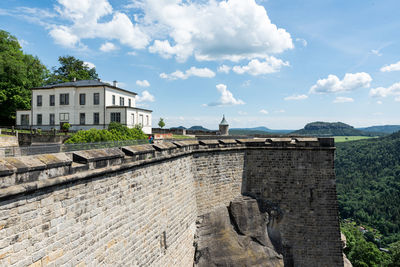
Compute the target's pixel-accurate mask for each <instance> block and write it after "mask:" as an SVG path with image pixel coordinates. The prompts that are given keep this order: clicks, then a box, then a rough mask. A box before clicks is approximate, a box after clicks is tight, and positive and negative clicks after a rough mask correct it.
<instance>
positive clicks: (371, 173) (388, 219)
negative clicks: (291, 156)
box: [335, 132, 400, 245]
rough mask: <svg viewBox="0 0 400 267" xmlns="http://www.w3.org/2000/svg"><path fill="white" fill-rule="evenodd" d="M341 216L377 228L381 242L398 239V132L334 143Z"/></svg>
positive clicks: (399, 233)
mask: <svg viewBox="0 0 400 267" xmlns="http://www.w3.org/2000/svg"><path fill="white" fill-rule="evenodd" d="M335 170H336V178H337V179H336V180H337V193H338V201H339V210H340V215H341V218H343V219H346V218H352V219H353V220H355V221H357V222H359V223H360V224H367V225H369V226H373V227H374V228H377V229H378V230H379V231H380V232H381V233H382V234H383V236H384V238H383V239H382V242H383V244H386V245H387V244H389V243H392V242H395V241H399V240H400V132H396V133H394V134H392V135H389V136H385V137H381V138H372V139H364V140H359V141H352V142H344V143H337V144H336V160H335Z"/></svg>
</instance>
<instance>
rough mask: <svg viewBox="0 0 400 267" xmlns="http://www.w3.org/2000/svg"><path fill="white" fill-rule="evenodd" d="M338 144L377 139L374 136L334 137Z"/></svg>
mask: <svg viewBox="0 0 400 267" xmlns="http://www.w3.org/2000/svg"><path fill="white" fill-rule="evenodd" d="M334 138H335V142H336V143H341V142H348V141H356V140H361V139H368V138H376V137H372V136H334Z"/></svg>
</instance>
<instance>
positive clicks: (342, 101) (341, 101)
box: [333, 96, 354, 103]
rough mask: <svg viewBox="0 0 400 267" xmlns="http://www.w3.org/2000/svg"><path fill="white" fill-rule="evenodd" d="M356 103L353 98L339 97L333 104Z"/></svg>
mask: <svg viewBox="0 0 400 267" xmlns="http://www.w3.org/2000/svg"><path fill="white" fill-rule="evenodd" d="M350 102H354V99H353V98H351V97H344V96H338V97H336V98H335V100H333V103H350Z"/></svg>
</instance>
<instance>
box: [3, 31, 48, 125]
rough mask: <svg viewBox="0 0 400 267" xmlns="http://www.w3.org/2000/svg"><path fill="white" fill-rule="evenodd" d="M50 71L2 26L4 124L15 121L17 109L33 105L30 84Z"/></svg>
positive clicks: (11, 123)
mask: <svg viewBox="0 0 400 267" xmlns="http://www.w3.org/2000/svg"><path fill="white" fill-rule="evenodd" d="M47 75H48V70H47V68H46V67H45V66H44V65H43V64H42V63H41V62H40V60H39V59H38V58H37V57H34V56H32V55H27V54H24V53H23V51H22V49H21V46H20V45H19V43H18V40H17V38H16V37H15V36H12V35H11V34H10V33H8V32H6V31H3V30H0V125H14V124H15V111H16V110H17V109H30V107H31V92H30V90H29V89H30V88H32V87H37V86H41V85H42V84H43V82H44V80H45V79H46V77H47Z"/></svg>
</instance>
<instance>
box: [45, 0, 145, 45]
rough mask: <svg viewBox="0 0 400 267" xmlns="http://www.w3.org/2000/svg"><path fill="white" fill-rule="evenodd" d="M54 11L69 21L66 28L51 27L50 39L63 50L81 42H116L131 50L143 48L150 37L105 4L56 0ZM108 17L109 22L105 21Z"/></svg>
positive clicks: (101, 0)
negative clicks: (105, 40)
mask: <svg viewBox="0 0 400 267" xmlns="http://www.w3.org/2000/svg"><path fill="white" fill-rule="evenodd" d="M57 2H58V5H56V7H55V9H56V11H57V12H58V14H59V16H60V17H61V18H62V19H64V20H68V21H69V22H70V23H69V24H68V26H66V25H53V26H52V29H51V30H50V36H52V37H53V39H54V41H55V42H56V43H58V44H60V45H63V46H66V47H77V45H78V44H80V43H81V40H82V39H93V38H104V39H107V40H110V39H115V40H118V41H119V42H120V43H121V44H123V45H127V46H129V47H131V48H135V49H140V48H145V47H146V46H147V45H148V44H149V42H150V37H149V36H148V35H147V34H146V33H144V31H143V30H142V29H141V26H139V25H138V24H133V23H132V21H131V20H130V19H129V17H128V15H126V14H124V13H121V12H119V11H114V10H113V8H112V6H111V4H110V3H109V2H108V1H107V0H85V1H82V0H58V1H57ZM106 16H107V18H108V17H109V16H111V17H112V18H111V19H106V18H105V17H106Z"/></svg>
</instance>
